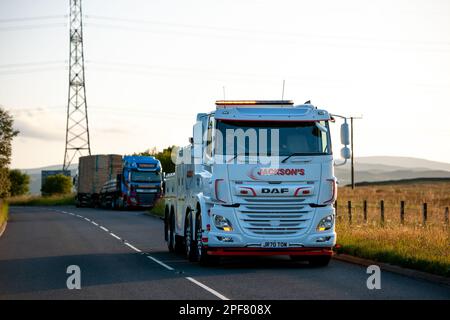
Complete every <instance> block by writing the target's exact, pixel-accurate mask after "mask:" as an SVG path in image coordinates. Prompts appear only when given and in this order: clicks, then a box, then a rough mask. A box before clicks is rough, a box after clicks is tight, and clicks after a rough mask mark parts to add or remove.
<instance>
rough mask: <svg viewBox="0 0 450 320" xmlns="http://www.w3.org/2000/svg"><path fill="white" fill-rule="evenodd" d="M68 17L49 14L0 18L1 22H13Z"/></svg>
mask: <svg viewBox="0 0 450 320" xmlns="http://www.w3.org/2000/svg"><path fill="white" fill-rule="evenodd" d="M62 18H65V19H67V15H60V14H58V15H48V16H34V17H16V18H7V19H0V23H12V22H24V21H25V22H26V21H40V20H53V19H62Z"/></svg>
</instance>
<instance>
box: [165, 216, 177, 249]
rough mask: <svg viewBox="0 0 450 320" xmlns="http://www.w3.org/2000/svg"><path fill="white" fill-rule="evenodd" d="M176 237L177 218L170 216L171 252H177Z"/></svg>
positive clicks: (169, 242) (169, 244) (169, 239)
mask: <svg viewBox="0 0 450 320" xmlns="http://www.w3.org/2000/svg"><path fill="white" fill-rule="evenodd" d="M175 244H176V235H175V216H174V215H173V214H171V215H170V219H169V225H168V240H167V248H168V249H169V251H170V252H175Z"/></svg>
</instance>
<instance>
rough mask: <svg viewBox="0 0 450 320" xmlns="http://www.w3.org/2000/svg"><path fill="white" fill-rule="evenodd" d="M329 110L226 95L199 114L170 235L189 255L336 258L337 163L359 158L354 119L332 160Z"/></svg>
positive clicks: (171, 192)
mask: <svg viewBox="0 0 450 320" xmlns="http://www.w3.org/2000/svg"><path fill="white" fill-rule="evenodd" d="M330 122H334V118H333V116H332V115H330V113H328V112H327V111H326V110H323V109H318V108H317V107H314V106H313V105H311V104H309V103H306V104H302V105H294V104H293V102H292V101H286V100H283V101H247V100H244V101H227V100H225V101H217V102H216V109H215V110H214V111H212V112H210V113H202V114H198V115H197V121H196V123H195V125H194V130H193V137H192V138H190V145H188V146H187V147H184V148H181V149H177V150H176V154H175V155H173V156H172V158H173V160H174V161H175V162H176V166H175V172H174V173H171V174H168V175H166V181H165V200H166V201H165V218H164V221H165V224H164V228H165V230H164V231H165V239H166V241H167V244H168V248H169V250H170V251H178V252H184V253H185V254H186V256H187V258H188V259H189V260H190V261H200V262H201V263H211V262H217V261H218V259H219V258H220V257H225V256H251V255H256V256H268V255H288V256H290V257H291V258H292V259H293V260H306V261H309V263H310V264H312V265H316V266H324V265H327V264H328V262H329V261H330V258H331V255H332V248H333V246H334V245H335V243H336V233H335V228H334V223H335V210H334V207H333V204H334V202H335V200H336V196H337V188H336V177H335V175H334V165H340V164H344V163H345V162H346V160H347V159H349V157H350V150H349V148H348V147H347V145H348V144H349V132H348V125H347V123H344V124H342V125H341V143H342V144H344V147H343V148H342V150H341V156H342V158H344V161H343V162H342V161H340V163H338V162H337V161H335V160H334V159H333V153H332V148H331V136H330Z"/></svg>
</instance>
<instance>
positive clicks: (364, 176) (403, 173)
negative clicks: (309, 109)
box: [22, 156, 450, 194]
mask: <svg viewBox="0 0 450 320" xmlns="http://www.w3.org/2000/svg"><path fill="white" fill-rule="evenodd" d="M77 167H78V164H73V165H71V166H70V170H71V171H72V176H74V175H75V172H76V170H77ZM61 168H62V165H53V166H47V167H42V168H34V169H25V170H22V171H24V172H26V173H28V174H29V175H30V176H31V184H30V192H31V193H33V194H36V193H40V189H41V171H42V170H58V169H61ZM335 173H336V176H337V178H338V180H339V183H340V185H346V184H349V183H350V164H349V163H347V164H346V165H345V166H342V167H335ZM417 178H450V163H444V162H437V161H430V160H426V159H419V158H409V157H387V156H386V157H385V156H376V157H359V158H356V159H355V182H376V181H387V180H404V179H417Z"/></svg>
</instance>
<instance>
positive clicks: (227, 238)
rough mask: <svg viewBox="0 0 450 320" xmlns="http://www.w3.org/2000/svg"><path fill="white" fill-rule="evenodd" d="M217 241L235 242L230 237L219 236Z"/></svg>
mask: <svg viewBox="0 0 450 320" xmlns="http://www.w3.org/2000/svg"><path fill="white" fill-rule="evenodd" d="M217 240H219V241H222V242H233V238H230V237H220V236H217Z"/></svg>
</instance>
